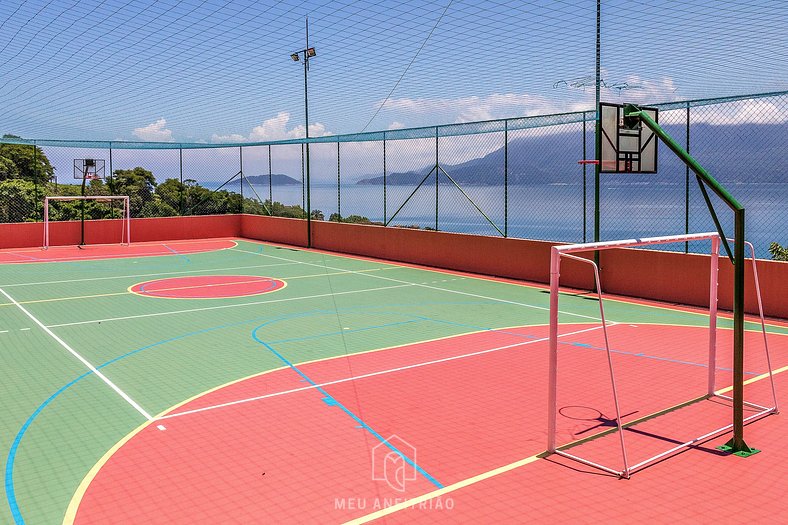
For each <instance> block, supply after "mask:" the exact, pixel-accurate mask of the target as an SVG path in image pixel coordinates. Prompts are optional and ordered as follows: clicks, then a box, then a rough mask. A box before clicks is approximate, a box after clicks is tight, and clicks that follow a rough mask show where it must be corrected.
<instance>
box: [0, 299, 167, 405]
mask: <svg viewBox="0 0 788 525" xmlns="http://www.w3.org/2000/svg"><path fill="white" fill-rule="evenodd" d="M0 293H2V294H3V295H5V296H6V298H8V300H9V301H11V302H12V303H14V304H15V305H16V307H17V308H19V309H20V310H22V312H23V313H24V314H25V315H26V316H28V317H29V318H30V319H31V320H32V321H33V322H34V323H36V324H37V325H38V326H39V327H41V329H42V330H43V331H44V332H46V333H47V334H49V336H50V337H52V339H54V340H55V341H57V342H58V343H60V346H62V347H63V348H65V349H66V350H68V351H69V353H70V354H71V355H73V356H74V357H76V358H77V359H79V361H80V362H81V363H82V364H83V365H85V366H86V367H88V368H89V369H90V371H91V372H93V373H94V374H96V376H98V377H99V378H100V379H101V380H102V381H104V382H105V383H106V384H107V386H109V387H110V388H111V389H112V390H114V391H115V392H116V393H117V394H118V395H119V396H120V397H122V398H123V399H124V400H125V401H126V402H127V403H128V404H129V405H131V406H132V407H133V408H134V410H136V411H137V412H139V413H140V414H142V416H143V417H144V418H145V419H147V420H148V421H150V420H152V419H153V416H151V415H150V414H148V413H147V412H146V411H145V409H143V408H142V407H141V406H140V405H139V404H138V403H137V402H136V401H134V400H133V399H131V397H129V395H128V394H126V392H124V391H123V390H121V389H120V388H119V387H118V386H117V385H116V384H115V383H113V382H112V381H110V380H109V378H108V377H107V376H105V375H104V374H102V373H101V372H99V370H98V369H97V368H96V367H95V366H93V365H92V364H91V363H90V362H89V361H88V360H87V359H85V358H84V357H82V356H81V355H79V353H77V351H76V350H74V349H73V348H71V347H70V346H69V345H68V344H67V343H66V342H65V341H63V340H62V339H61V338H60V337H58V336H57V335H55V333H54V332H52V330H50V329H49V328H47V327H46V326H45V325H44V323H42V322H41V321H39V320H38V319H37V318H36V317H35V316H33V314H31V313H30V312H28V311H27V310H26V309H25V307H24V306H22V305H21V304H19V303H18V302H16V299H14V298H13V297H11V296H10V295H8V292H6V291H5V290H3V289H2V288H0Z"/></svg>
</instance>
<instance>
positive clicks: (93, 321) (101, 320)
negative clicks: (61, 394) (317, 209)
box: [49, 284, 415, 328]
mask: <svg viewBox="0 0 788 525" xmlns="http://www.w3.org/2000/svg"><path fill="white" fill-rule="evenodd" d="M407 286H415V285H413V284H399V285H395V286H381V287H378V288H367V289H364V290H349V291H347V292H334V293H322V294H315V295H307V296H301V297H287V298H284V299H271V300H267V301H254V302H251V303H241V304H223V305H219V306H204V307H202V308H189V309H187V310H172V311H169V312H154V313H150V314H139V315H127V316H123V317H108V318H106V319H91V320H90V321H75V322H73V323H60V324H51V325H49V328H58V327H61V326H78V325H83V324H91V323H105V322H109V321H125V320H127V319H142V318H145V317H159V316H162V315H177V314H186V313H191V312H205V311H208V310H222V309H225V308H240V307H242V306H255V305H260V304H271V303H283V302H288V301H301V300H305V299H319V298H321V297H331V296H333V295H348V294H354V293H366V292H377V291H379V290H392V289H394V288H404V287H407Z"/></svg>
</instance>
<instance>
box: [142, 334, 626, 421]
mask: <svg viewBox="0 0 788 525" xmlns="http://www.w3.org/2000/svg"><path fill="white" fill-rule="evenodd" d="M616 324H618V323H613V322H609V323H608V326H615V325H616ZM600 328H602V326H601V325H600V326H594V327H591V328H584V329H582V330H577V331H574V332H567V333H565V334H561V335H559V336H558V337H564V336H568V335H577V334H582V333H584V332H591V331H594V330H599V329H600ZM549 340H550V338H549V337H543V338H541V339H532V340H530V341H524V342H522V343H512V344H510V345H505V346H499V347H496V348H488V349H487V350H479V351H478V352H471V353H469V354H461V355H455V356H451V357H444V358H442V359H435V360H433V361H425V362H423V363H415V364H412V365H405V366H400V367H397V368H389V369H388V370H379V371H377V372H370V373H368V374H362V375H359V376H354V377H345V378H343V379H337V380H334V381H327V382H325V383H320V384H317V385H309V386H304V387H301V388H294V389H292V390H284V391H282V392H272V393H270V394H263V395H260V396H255V397H248V398H245V399H238V400H235V401H229V402H227V403H220V404H218V405H211V406H207V407H202V408H195V409H194V410H185V411H183V412H177V413H175V414H169V415H166V416H160V417H157V418H156V421H161V420H163V419H172V418H176V417H181V416H186V415H189V414H197V413H199V412H205V411H207V410H216V409H218V408H225V407H229V406H233V405H240V404H242V403H250V402H252V401H259V400H261V399H268V398H271V397H278V396H283V395H286V394H295V393H297V392H304V391H306V390H314V389H316V388H322V387H324V386H330V385H338V384H340V383H347V382H348V381H356V380H358V379H366V378H368V377H375V376H380V375H384V374H391V373H393V372H401V371H403V370H410V369H413V368H420V367H422V366H428V365H434V364H438V363H446V362H448V361H456V360H457V359H464V358H466V357H473V356H477V355H483V354H489V353H491V352H497V351H499V350H506V349H508V348H515V347H518V346H526V345H532V344H534V343H543V342H545V341H549ZM351 355H352V354H351ZM347 357H350V356H347ZM328 359H331V358H328ZM319 362H320V361H312V362H311V363H309V364H315V363H319ZM295 366H298V365H297V364H296V365H295ZM253 378H254V377H252V378H249V379H253Z"/></svg>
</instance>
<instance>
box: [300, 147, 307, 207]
mask: <svg viewBox="0 0 788 525" xmlns="http://www.w3.org/2000/svg"><path fill="white" fill-rule="evenodd" d="M301 208H302V209H303V210H304V213H306V182H305V181H304V143H303V142H302V143H301Z"/></svg>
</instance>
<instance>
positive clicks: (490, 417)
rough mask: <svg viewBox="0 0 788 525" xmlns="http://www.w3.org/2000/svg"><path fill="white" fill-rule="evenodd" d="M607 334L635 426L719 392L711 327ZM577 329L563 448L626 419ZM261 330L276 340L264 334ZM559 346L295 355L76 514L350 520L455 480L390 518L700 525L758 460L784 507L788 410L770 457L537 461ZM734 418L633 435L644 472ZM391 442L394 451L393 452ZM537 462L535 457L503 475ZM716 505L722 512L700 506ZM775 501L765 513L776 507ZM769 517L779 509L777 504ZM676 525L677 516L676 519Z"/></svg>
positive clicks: (563, 363) (601, 442) (227, 393)
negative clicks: (631, 467) (712, 370)
mask: <svg viewBox="0 0 788 525" xmlns="http://www.w3.org/2000/svg"><path fill="white" fill-rule="evenodd" d="M609 332H610V337H611V348H612V349H613V350H614V352H615V353H614V355H613V361H614V367H615V369H616V373H617V374H618V376H617V381H618V389H619V393H620V396H621V402H622V413H623V414H627V415H628V416H627V418H625V421H627V420H633V419H637V418H641V417H643V416H646V415H650V414H654V413H656V412H658V411H660V410H664V409H666V408H668V407H670V406H672V405H675V404H677V403H681V402H684V401H687V400H689V399H692V398H694V397H696V396H698V395H702V394H703V393H704V392H705V388H706V376H707V368H706V367H705V366H704V358H705V355H704V350H703V348H704V347H705V345H706V344H707V343H706V337H707V331H706V330H705V329H703V328H698V327H679V326H670V327H666V326H655V325H638V326H634V325H625V324H619V325H615V326H611V327H609ZM561 334H562V335H561V339H560V342H561V344H560V345H559V398H558V406H559V407H560V408H561V410H560V412H559V413H560V415H559V420H558V437H559V444H564V443H570V442H573V441H576V440H579V439H583V438H586V437H589V436H592V435H594V434H597V433H599V432H602V431H604V430H608V429H609V428H610V427H611V424H612V423H611V418H612V417H614V414H615V412H614V411H613V409H612V399H611V391H610V388H609V382H608V375H607V374H608V371H607V370H608V369H607V361H606V357H605V352H604V351H602V348H603V334H602V331H601V329H600V327H599V325H594V324H590V325H563V326H562V332H561ZM257 335H258V336H259V337H260V339H259V341H260V342H261V343H262V344H263V345H265V346H268V345H267V343H265V342H264V337H265V334H262V333H260V334H257ZM546 335H547V327H545V326H531V327H522V328H516V329H508V330H499V331H485V332H478V333H473V334H467V335H462V336H457V337H451V338H445V339H438V340H434V341H428V342H424V343H420V344H412V345H406V346H402V347H396V348H391V349H386V350H381V351H375V352H368V353H361V354H353V355H349V356H342V357H338V358H333V359H327V360H322V361H315V362H309V363H303V364H298V365H293V364H290V363H289V362H288V361H286V360H285V359H284V358H282V359H283V363H284V364H285V365H286V366H283V368H280V369H277V370H274V371H271V372H268V373H264V374H261V375H258V376H255V377H252V378H248V379H245V380H241V381H238V382H236V383H231V384H229V385H226V386H225V387H223V388H219V389H217V390H214V391H210V392H208V393H206V394H204V395H201V396H199V397H197V398H195V399H193V400H190V401H187V402H186V403H184V404H182V405H181V406H178V407H176V408H174V409H172V410H171V411H169V412H168V413H166V414H163V415H161V416H159V417H158V418H157V419H156V420H154V421H152V422H151V423H149V424H148V425H146V426H144V427H143V428H141V429H140V430H139V431H138V432H137V433H136V434H133V435H131V436H129V437H128V440H127V441H125V442H122V443H121V444H120V445H119V447H117V448H116V449H114V450H113V451H111V453H110V454H108V456H106V457H105V461H103V462H102V463H100V464H99V467H100V468H98V469H97V470H94V472H93V474H94V477H93V478H92V479H90V477H89V478H88V479H87V480H86V481H89V482H90V483H89V485H87V486H86V489H85V490H84V494H83V493H78V494H77V495H76V496H75V499H74V501H73V504H74V505H73V506H72V509H71V511H72V513H73V512H76V514H75V516H74V515H73V514H70V515H69V516H70V517H71V518H75V522H76V523H79V524H91V523H131V522H134V523H198V522H199V523H220V522H222V523H225V522H239V523H252V522H254V523H261V522H270V523H279V522H328V521H330V522H336V521H346V520H351V519H356V518H361V517H363V516H366V515H369V514H371V513H373V512H377V511H380V510H381V509H383V508H385V507H390V506H391V505H395V504H397V503H399V502H402V501H405V500H409V499H411V498H418V497H420V496H421V497H424V495H426V494H429V493H431V492H433V491H435V490H438V489H439V488H441V487H448V489H444V491H446V493H445V494H441V493H438V494H437V496H438V497H439V498H444V499H428V500H425V502H424V505H423V506H421V507H418V506H417V507H416V508H410V506H407V507H406V508H405V509H401V512H399V513H397V514H392V515H390V516H388V517H386V519H387V520H389V519H390V520H392V521H395V522H411V521H433V520H439V521H464V522H492V521H494V522H523V521H529V520H537V521H539V520H549V521H550V522H556V521H561V522H570V521H572V522H577V521H580V522H584V521H603V520H605V521H607V520H610V519H613V520H616V519H618V518H619V517H621V518H624V517H628V518H636V519H645V518H648V519H650V520H651V521H654V520H655V519H656V520H657V521H659V517H660V514H659V512H660V509H666V508H669V507H671V506H682V507H684V508H687V509H688V510H687V512H688V514H687V516H693V517H695V518H698V521H704V520H705V518H707V517H708V518H712V521H713V518H714V517H715V516H720V517H725V516H728V517H730V516H733V515H734V514H733V512H732V511H731V508H734V507H735V508H740V509H742V512H743V514H742V521H743V519H744V517H746V516H748V514H747V511H746V509H747V507H749V502H748V499H749V497H750V496H747V497H746V498H745V497H742V499H741V500H736V499H735V498H734V496H735V495H736V494H735V490H734V491H733V492H731V491H732V489H731V481H733V486H736V487H742V488H744V487H746V480H747V477H746V475H741V476H737V477H736V479H734V480H730V479H729V478H730V476H731V471H732V469H733V470H735V469H745V470H746V468H747V465H756V464H757V465H758V466H759V468H758V469H757V472H758V473H759V474H758V476H759V479H753V480H752V481H753V482H756V481H757V482H758V484H759V485H763V484H764V482H766V486H764V487H763V490H764V492H765V493H766V494H767V495H771V496H772V497H773V496H775V495H776V491H778V490H783V489H782V488H780V489H778V488H777V487H778V486H779V487H783V485H781V484H780V482H779V481H778V479H779V477H780V476H779V475H778V474H777V472H778V470H779V466H780V465H784V463H780V462H776V463H774V464H773V469H769V468H768V467H765V466H764V463H763V462H769V463H771V462H774V461H776V460H777V459H778V458H781V459H782V460H784V459H785V456H788V454H786V453H784V452H782V450H781V446H782V444H781V443H778V442H777V441H778V440H777V439H776V438H775V437H774V436H777V435H780V433H779V432H778V431H776V430H775V427H774V425H779V426H781V427H788V425H785V423H784V420H782V419H781V417H782V416H771V417H769V418H767V419H765V420H762V421H758V422H755V423H753V424H751V425H748V427H747V428H748V430H749V429H764V428H768V429H769V432H767V433H764V432H761V431H760V430H758V431H757V432H756V431H753V432H752V440H753V445H756V443H755V441H757V445H758V446H759V447H764V448H768V452H767V453H761V454H759V455H756V456H753V457H752V458H748V459H742V458H737V457H732V456H729V457H725V456H722V455H720V454H719V453H717V452H716V451H714V450H713V449H712V448H711V446H712V445H714V444H719V443H718V442H722V441H723V440H724V439H723V438H722V437H718V438H716V439H715V440H714V441H713V443H710V444H708V445H701V446H699V447H695V448H694V449H692V450H689V451H687V452H684V453H682V454H679V455H678V457H675V458H669V459H667V460H666V461H663V462H661V463H659V464H657V465H655V466H652V467H649V468H647V469H645V470H643V471H642V472H640V473H637V474H635V475H634V476H633V478H632V479H631V480H628V481H627V480H619V479H617V478H616V477H615V476H610V475H607V474H605V473H603V472H601V471H596V470H593V469H589V468H587V467H584V466H583V465H580V464H576V463H573V462H569V461H566V460H563V459H561V458H556V457H555V456H551V457H549V458H547V459H541V460H538V459H537V458H536V457H535V456H536V455H538V454H540V453H542V452H543V451H544V450H545V448H546V440H547V433H546V428H547V402H546V399H547V391H546V389H547V387H546V383H547V381H546V378H547V341H546ZM729 335H730V331H722V333H721V336H720V338H719V341H718V345H719V349H720V355H727V354H729V353H730V344H731V341H730V339H731V338H730V337H729ZM746 337H747V340H748V345H750V346H749V347H750V348H752V349H753V350H752V351H751V352H750V354H751V355H752V358H751V359H748V362H747V363H746V366H745V368H746V370H747V373H748V375H747V378H750V379H757V378H758V377H759V376H758V374H760V373H762V372H763V371H765V370H766V368H765V364H764V360H763V358H762V357H759V355H761V356H762V352H761V351H759V350H762V347H760V346H758V345H759V342H758V341H759V337H761V335H760V334H759V333H755V332H748V333H747V336H746ZM774 339H775V344H774V346H775V347H776V351H777V355H779V356H781V359H782V361H779V362H777V363H774V366H775V367H780V366H783V365H785V361H788V352H786V343H787V342H788V337H785V336H775V337H774ZM268 348H269V349H270V350H271V351H274V352H276V350H275V349H274V348H273V347H270V346H269V347H268ZM727 367H728V364H727V363H726V362H725V360H721V361H720V362H719V363H718V373H717V378H718V384H719V386H720V387H723V386H726V385H728V384H730V378H729V371H728V370H726V368H727ZM644 378H649V380H644ZM766 383H767V382H766V381H763V380H758V381H757V382H755V383H753V384H752V385H751V386H750V387H748V391H747V395H748V396H753V397H754V398H755V399H753V400H756V401H758V402H768V401H769V399H768V397H769V390H768V388H765V387H766ZM783 383H785V382H784V381H783ZM730 415H731V412H730V407H729V406H727V403H726V402H724V401H718V400H717V399H711V400H706V401H702V402H699V403H696V404H694V405H691V406H690V407H686V408H682V409H679V410H676V411H673V412H669V413H667V414H665V415H662V416H660V417H657V418H653V419H651V420H649V421H646V422H644V423H641V424H638V425H636V426H634V427H631V428H630V429H629V430H627V431H626V432H625V436H626V439H627V442H628V447H629V450H628V452H629V453H630V456H631V457H630V461H632V462H635V461H638V460H639V459H643V457H644V456H645V455H648V454H651V453H655V452H659V451H661V450H665V449H667V448H670V446H671V445H672V444H673V443H674V442H675V441H676V440H682V441H683V440H685V439H690V438H692V437H694V436H696V435H699V434H702V433H704V432H706V431H708V430H711V429H714V428H716V427H719V426H722V425H724V424H726V423H728V422H729V420H730ZM765 434H769V435H771V436H772V437H770V438H765V437H763V436H764V435H765ZM785 434H786V433H785V432H783V434H782V435H785ZM762 438H763V439H762ZM383 440H387V441H388V443H396V448H397V451H398V452H396V453H395V456H394V457H392V456H391V453H392V450H391V449H389V448H387V446H386V443H382V441H383ZM572 451H573V452H574V453H578V454H582V455H584V456H591V458H593V459H595V460H598V461H601V462H603V463H607V464H612V465H613V466H617V465H618V463H620V461H621V459H620V458H621V452H620V448H618V438H617V435H608V436H606V437H602V438H599V439H596V440H592V441H589V442H586V443H584V444H581V445H579V446H576V447H574V448H573V449H572ZM399 453H401V454H402V455H404V456H405V457H406V458H409V460H410V462H408V461H407V460H406V461H403V459H402V457H400V456H398V455H397V454H399ZM524 458H528V461H527V462H526V463H527V464H524V465H523V466H520V467H519V468H516V469H513V470H510V471H508V472H505V473H501V474H499V475H495V476H491V475H490V472H491V471H492V470H494V469H496V468H499V467H502V466H506V465H511V464H512V463H514V462H518V461H522V460H523V459H524ZM414 464H415V465H417V467H414V466H413V465H414ZM679 464H681V465H684V467H683V468H678V465H679ZM387 466H388V467H391V469H393V470H388V471H387V470H386V468H387ZM381 469H382V470H381ZM764 473H766V474H765V475H764ZM392 474H393V476H392ZM485 476H487V477H489V479H486V478H485ZM474 477H479V478H478V479H474ZM753 478H754V476H753ZM699 484H700V485H699ZM704 484H705V485H704ZM698 486H701V487H703V489H702V491H701V493H700V494H698ZM723 487H725V488H724V490H725V491H727V492H730V493H731V498H729V499H728V500H722V501H720V498H719V497H718V496H717V494H718V493H714V492H713V490H721V489H722V488H723ZM446 497H449V498H450V499H451V506H452V508H451V509H449V508H448V504H449V501H447V500H446V499H445V498H446ZM703 497H705V498H706V499H707V500H708V501H714V502H715V503H714V505H710V504H703V505H698V506H693V504H692V502H694V501H695V499H696V498H703ZM759 498H760V500H759V501H762V502H763V504H766V500H767V499H768V497H767V496H759ZM436 502H437V503H436ZM774 504H777V505H782V506H785V505H786V503H785V502H783V501H780V502H774ZM77 505H78V506H77ZM718 507H719V508H718ZM701 509H705V513H701ZM715 509H716V510H715ZM761 512H764V513H765V512H766V511H761ZM763 515H765V514H763ZM768 515H770V516H777V515H779V513H775V512H774V509H773V508H772V509H769V512H768ZM666 516H668V515H666ZM67 521H68V519H67ZM664 521H675V514H670V520H668V519H665V520H664Z"/></svg>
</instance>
